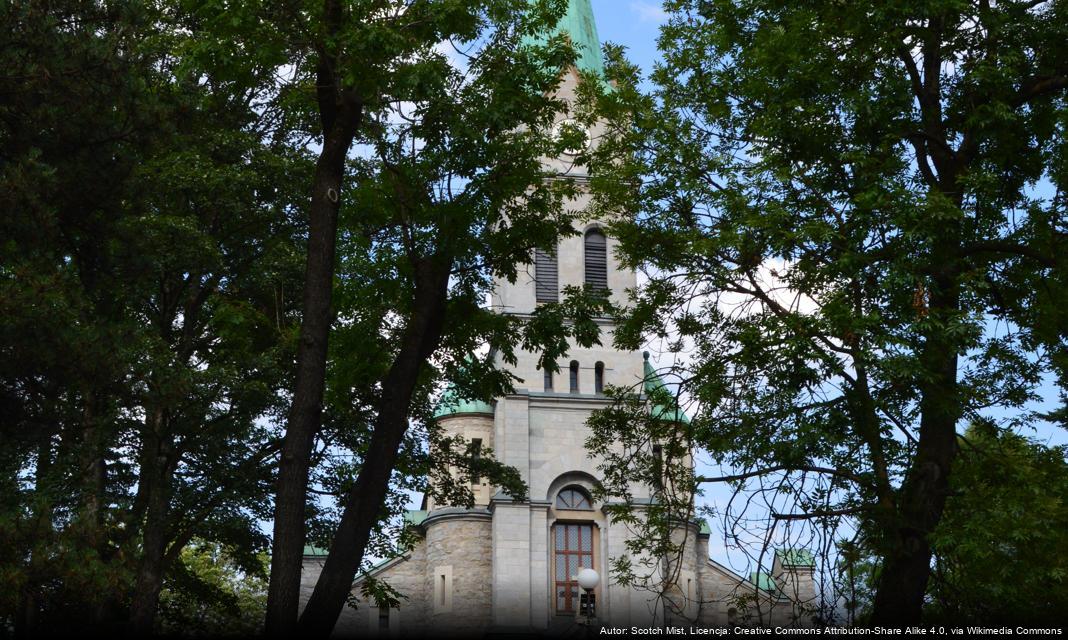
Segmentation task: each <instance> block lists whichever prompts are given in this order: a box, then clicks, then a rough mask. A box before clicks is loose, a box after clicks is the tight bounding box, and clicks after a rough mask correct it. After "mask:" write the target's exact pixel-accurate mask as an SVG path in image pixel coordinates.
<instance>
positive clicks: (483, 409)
mask: <svg viewBox="0 0 1068 640" xmlns="http://www.w3.org/2000/svg"><path fill="white" fill-rule="evenodd" d="M461 413H485V414H489V415H491V416H492V415H493V405H491V404H490V403H488V402H483V401H481V400H467V399H464V398H460V397H459V395H458V394H457V393H456V388H455V387H453V386H452V385H449V386H448V388H446V389H445V393H444V394H442V396H441V400H440V401H439V402H438V406H437V408H436V409H435V410H434V418H435V419H440V418H445V417H447V416H455V415H459V414H461Z"/></svg>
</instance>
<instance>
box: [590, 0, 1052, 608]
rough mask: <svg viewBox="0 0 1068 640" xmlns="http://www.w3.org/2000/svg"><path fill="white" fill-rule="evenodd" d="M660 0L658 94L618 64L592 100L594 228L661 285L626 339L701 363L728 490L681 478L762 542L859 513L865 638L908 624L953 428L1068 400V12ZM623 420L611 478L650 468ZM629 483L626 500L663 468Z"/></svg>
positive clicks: (696, 377)
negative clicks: (877, 625)
mask: <svg viewBox="0 0 1068 640" xmlns="http://www.w3.org/2000/svg"><path fill="white" fill-rule="evenodd" d="M666 7H667V8H668V9H669V11H670V15H671V17H670V19H669V21H668V23H667V24H666V25H665V26H664V28H663V30H662V33H661V38H660V49H661V52H662V56H663V58H662V62H660V63H659V64H658V65H657V66H656V68H655V70H654V71H653V73H652V75H651V76H650V78H649V80H650V81H651V89H650V92H649V93H644V92H643V91H642V89H641V87H642V82H643V79H642V78H641V77H640V74H639V73H638V71H637V69H636V68H634V67H633V66H631V65H629V64H628V63H626V61H625V60H624V59H623V57H622V54H621V52H619V51H618V50H611V51H610V54H611V55H610V57H611V58H612V64H610V68H611V70H610V74H611V75H612V76H613V78H614V80H615V81H616V88H615V90H614V91H612V92H610V93H605V94H602V95H598V93H597V92H596V91H593V90H590V91H588V92H587V94H586V97H587V99H588V104H589V105H590V106H591V110H590V113H589V116H588V117H591V118H592V117H595V116H597V115H600V116H601V117H604V118H605V119H607V120H608V121H609V123H610V130H611V134H610V135H609V136H608V137H607V139H606V140H604V141H603V142H602V143H601V145H600V146H599V148H598V152H597V154H596V157H595V158H594V167H595V174H596V175H595V178H594V188H595V192H596V193H597V204H596V206H595V209H596V210H598V211H602V210H603V211H613V210H630V211H636V216H635V219H634V220H633V221H631V222H625V223H621V224H617V225H616V226H615V227H614V229H613V232H614V234H615V235H616V236H617V237H618V238H620V242H621V245H622V247H621V258H622V259H623V260H624V262H625V263H626V264H628V265H630V266H634V267H641V266H644V267H646V268H647V269H648V275H649V280H648V283H647V284H646V285H645V286H644V287H643V289H642V291H640V292H639V293H638V295H637V296H636V297H635V300H634V304H633V308H632V310H631V312H630V313H629V314H628V315H627V317H626V318H624V319H622V321H623V324H622V326H621V329H620V330H619V331H618V332H617V335H616V340H617V342H618V344H619V346H621V347H624V348H637V347H639V345H640V343H641V341H642V340H643V338H644V337H645V336H654V337H659V338H661V339H662V340H664V341H665V342H666V343H667V346H668V350H669V351H670V352H672V353H682V352H683V351H686V353H685V356H686V357H685V358H684V359H683V360H684V362H685V363H684V364H679V365H678V366H676V367H674V368H673V369H672V371H671V372H670V373H672V374H675V375H676V376H677V377H676V379H677V380H678V381H679V383H680V385H679V393H678V395H679V397H681V398H684V399H686V400H688V401H689V402H690V403H692V404H691V405H690V406H691V409H692V410H693V412H694V413H695V414H696V415H695V416H694V419H693V422H692V424H691V425H690V426H689V427H688V428H685V429H684V430H683V434H684V435H682V436H681V437H682V439H683V440H692V441H693V442H694V443H695V444H696V445H698V447H699V448H700V449H701V450H703V451H704V452H706V453H707V454H708V455H709V457H710V459H711V462H712V464H714V465H721V466H723V467H725V468H727V469H729V470H730V473H729V474H728V475H725V476H723V477H721V478H709V477H706V476H703V475H702V474H695V477H693V478H692V481H691V483H692V484H693V485H695V486H699V485H701V484H703V483H706V482H710V481H713V480H717V481H722V482H728V483H730V484H731V485H732V486H734V487H735V488H736V489H737V490H739V491H742V492H743V493H744V494H745V495H747V496H749V497H748V498H744V497H743V498H744V499H743V500H741V502H744V503H745V504H753V501H754V498H756V499H757V502H763V504H764V508H765V509H766V510H767V512H768V513H767V515H768V516H769V517H768V518H767V526H766V528H765V531H763V532H761V533H759V534H757V535H755V536H754V537H755V538H756V539H757V540H756V542H757V545H756V546H757V547H758V549H759V548H766V547H767V544H768V542H769V541H773V542H775V543H776V544H786V545H790V546H794V545H801V544H818V545H820V547H821V550H825V549H826V547H827V546H828V545H830V544H832V543H833V542H834V540H835V538H836V536H835V534H834V531H835V530H836V529H837V527H838V526H839V525H840V524H841V523H842V521H843V518H846V519H847V521H848V523H849V527H847V528H846V529H844V530H843V533H845V532H848V531H849V530H853V531H855V532H858V534H859V539H858V540H857V541H856V542H857V543H858V544H862V545H863V546H864V548H866V549H874V550H875V551H874V552H875V554H876V556H877V557H878V558H879V563H880V571H879V574H878V576H879V578H878V579H879V585H878V588H877V589H876V595H875V603H874V608H873V615H874V616H875V619H877V620H881V621H883V622H893V623H895V624H899V623H901V622H902V621H915V620H918V618H919V615H920V607H921V605H922V602H923V596H924V593H925V591H926V585H927V578H928V567H929V565H930V552H931V540H930V539H929V536H931V535H932V534H933V532H934V531H935V528H936V527H937V526H938V523H939V521H940V519H941V515H942V511H943V505H944V502H945V496H946V495H947V493H948V488H947V487H948V483H949V477H950V467H951V464H952V461H953V459H954V457H955V455H956V440H955V438H956V435H955V433H956V429H957V427H958V425H959V424H961V423H962V421H976V422H978V421H981V420H985V419H986V418H987V416H988V415H990V412H991V409H993V408H997V409H999V410H1000V413H999V414H998V415H1003V416H1007V417H1006V418H1004V419H1002V420H1001V421H1002V422H1003V423H1004V425H1003V426H1006V427H1012V426H1019V425H1022V424H1026V423H1028V421H1030V420H1031V419H1032V418H1035V417H1037V416H1033V415H1032V412H1031V411H1030V410H1029V403H1030V402H1031V401H1033V400H1036V399H1038V396H1037V395H1036V389H1038V388H1039V385H1040V384H1041V383H1042V381H1043V380H1044V379H1048V378H1053V379H1056V380H1057V381H1058V384H1059V385H1060V387H1062V388H1063V387H1064V386H1065V384H1066V381H1068V368H1066V364H1068V360H1066V354H1068V351H1066V346H1068V344H1066V327H1068V322H1066V320H1065V316H1064V310H1065V308H1066V306H1065V297H1064V296H1065V292H1066V291H1068V287H1066V286H1065V285H1066V282H1065V279H1066V278H1068V269H1066V265H1065V262H1064V260H1065V257H1064V256H1065V251H1064V246H1065V245H1064V242H1065V238H1066V233H1068V227H1066V223H1065V199H1064V195H1063V189H1064V187H1065V179H1066V174H1065V167H1066V166H1068V165H1066V164H1065V160H1064V153H1065V146H1064V140H1065V135H1064V134H1065V124H1066V114H1068V110H1066V109H1065V88H1066V87H1068V50H1066V48H1065V42H1068V39H1066V38H1065V36H1066V35H1068V34H1066V33H1065V25H1066V24H1068V20H1065V15H1064V12H1065V9H1066V7H1065V4H1064V3H1062V2H1044V3H998V4H997V5H991V4H990V3H986V2H981V1H977V2H959V1H957V0H952V1H946V2H934V3H932V2H914V3H909V2H906V3H895V4H894V5H893V6H888V5H873V4H870V3H868V4H865V3H859V4H858V3H841V2H830V1H828V2H809V3H796V2H782V1H778V0H767V1H765V0H759V1H756V2H752V1H749V2H736V1H733V0H675V1H672V2H668V3H666ZM624 417H625V413H624V414H621V415H620V419H615V420H612V419H610V416H609V417H607V418H606V419H603V420H601V421H599V422H598V429H599V430H600V432H601V435H600V436H599V439H595V440H594V441H593V444H597V443H600V445H601V446H600V448H599V449H598V451H599V452H600V453H604V454H605V455H606V456H607V457H606V460H607V462H606V464H605V466H604V469H605V470H606V471H608V470H611V469H613V468H615V469H619V468H621V467H620V465H624V464H626V463H628V462H630V461H633V460H638V461H639V462H640V461H641V458H640V456H636V454H637V453H640V450H636V449H634V448H633V447H637V446H638V444H639V443H641V442H643V439H642V438H641V437H639V436H638V435H627V434H628V433H629V432H630V431H632V430H634V429H635V428H640V427H642V426H648V421H641V420H638V421H635V420H634V419H633V416H631V417H630V418H628V419H624ZM647 431H648V429H647ZM613 437H616V438H619V437H622V438H623V439H624V440H626V441H631V442H632V449H631V450H628V451H624V452H622V453H620V452H617V451H613V450H611V449H606V448H605V447H604V444H605V443H606V442H608V441H610V440H611V439H612V438H613ZM657 437H660V436H657ZM651 443H652V440H650V439H649V438H645V444H643V445H642V446H650V444H651ZM646 459H648V457H646ZM622 468H625V469H628V471H627V472H626V473H622V474H617V475H621V476H623V477H619V478H618V479H617V480H618V481H617V482H615V483H614V486H612V487H608V490H609V491H610V492H616V493H623V492H624V491H625V490H624V484H625V482H626V481H629V480H638V479H640V478H642V477H645V476H647V475H648V474H649V471H648V468H647V467H646V468H639V466H637V465H631V466H627V467H622ZM684 486H685V485H684ZM689 498H690V496H687V495H683V496H682V499H681V500H680V501H679V502H678V505H677V512H678V513H677V515H678V516H679V517H685V516H686V514H688V513H692V509H693V507H692V506H691V505H690V501H689ZM724 517H725V522H726V524H727V525H728V530H727V535H728V542H732V541H735V542H737V541H738V540H739V538H738V537H737V535H738V534H739V531H738V529H737V528H735V526H736V525H739V522H740V518H741V516H737V515H735V516H732V515H730V514H724ZM750 532H751V529H750ZM661 533H662V532H661ZM663 544H664V540H663V536H662V535H658V534H656V533H655V531H654V532H653V533H651V534H650V535H649V536H648V537H647V539H646V545H647V546H648V547H649V548H651V549H657V548H658V546H662V545H663ZM758 555H759V553H758ZM824 555H825V554H824ZM825 561H826V560H825ZM824 569H829V567H827V566H825V567H824ZM821 573H823V574H824V575H826V574H827V573H828V571H823V572H821ZM827 595H828V596H829V597H830V598H831V599H832V600H833V597H834V594H833V593H828V594H827ZM830 613H831V612H828V615H829V614H830Z"/></svg>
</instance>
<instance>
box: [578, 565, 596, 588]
mask: <svg viewBox="0 0 1068 640" xmlns="http://www.w3.org/2000/svg"><path fill="white" fill-rule="evenodd" d="M600 582H601V576H599V575H598V574H597V572H596V571H594V570H593V569H589V568H586V569H583V570H582V571H579V572H578V583H579V586H580V587H582V588H583V589H585V590H586V591H592V590H594V589H596V588H597V585H598V584H599V583H600Z"/></svg>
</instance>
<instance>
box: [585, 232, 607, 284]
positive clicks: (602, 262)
mask: <svg viewBox="0 0 1068 640" xmlns="http://www.w3.org/2000/svg"><path fill="white" fill-rule="evenodd" d="M586 284H587V285H588V286H589V287H591V288H593V289H596V290H598V291H605V290H607V289H608V255H607V248H606V241H605V237H604V233H602V232H601V230H600V229H590V230H589V231H587V232H586Z"/></svg>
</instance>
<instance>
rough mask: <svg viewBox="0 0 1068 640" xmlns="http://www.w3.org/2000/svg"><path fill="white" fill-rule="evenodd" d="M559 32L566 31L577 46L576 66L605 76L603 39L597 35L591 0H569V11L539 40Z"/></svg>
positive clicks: (545, 39)
mask: <svg viewBox="0 0 1068 640" xmlns="http://www.w3.org/2000/svg"><path fill="white" fill-rule="evenodd" d="M558 33H566V34H567V35H568V37H569V38H571V46H573V47H575V54H576V55H577V56H578V58H577V59H576V60H575V66H577V67H578V69H579V71H589V72H593V73H596V74H598V75H599V76H600V77H602V78H603V77H604V58H603V57H602V56H601V40H600V38H598V37H597V23H596V22H595V21H594V19H593V7H591V6H590V0H569V1H568V3H567V13H565V14H564V16H563V17H562V18H560V22H558V23H557V24H556V28H555V29H553V30H552V31H551V32H548V33H545V34H544V35H543V36H542V37H541V38H539V39H538V41H541V42H545V41H547V40H548V39H549V38H550V37H552V36H555V35H556V34H558Z"/></svg>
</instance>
